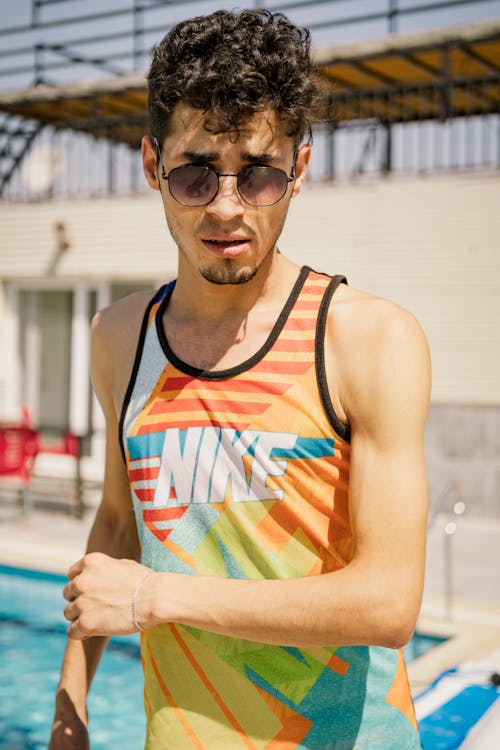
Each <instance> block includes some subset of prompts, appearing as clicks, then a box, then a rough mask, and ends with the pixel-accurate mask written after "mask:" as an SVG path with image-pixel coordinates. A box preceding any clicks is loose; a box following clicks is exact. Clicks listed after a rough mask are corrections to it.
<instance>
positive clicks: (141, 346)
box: [118, 282, 172, 464]
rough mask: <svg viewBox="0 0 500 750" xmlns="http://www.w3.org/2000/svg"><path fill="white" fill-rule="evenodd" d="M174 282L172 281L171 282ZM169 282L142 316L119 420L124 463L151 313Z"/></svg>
mask: <svg viewBox="0 0 500 750" xmlns="http://www.w3.org/2000/svg"><path fill="white" fill-rule="evenodd" d="M170 284H172V282H170ZM168 286H169V284H163V286H161V287H160V288H159V289H158V291H157V292H155V294H154V295H153V296H152V298H151V299H150V300H149V302H148V305H147V307H146V309H145V311H144V315H143V317H142V324H141V330H140V333H139V339H138V341H137V349H136V351H135V358H134V364H133V365H132V371H131V373H130V378H129V381H128V385H127V390H126V391H125V397H124V399H123V404H122V408H121V411H120V419H119V421H118V442H119V444H120V450H121V454H122V458H123V461H124V463H125V464H126V463H127V460H126V456H125V444H124V442H123V426H124V423H125V416H126V414H127V409H128V406H129V404H130V399H131V398H132V392H133V390H134V385H135V381H136V380H137V373H138V372H139V367H140V364H141V359H142V350H143V349H144V341H145V339H146V333H147V331H148V320H149V315H150V312H151V309H152V307H153V305H155V304H156V303H157V302H158V300H159V299H161V297H162V295H163V294H164V293H165V290H166V289H168Z"/></svg>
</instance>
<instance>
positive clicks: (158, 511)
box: [142, 505, 188, 522]
mask: <svg viewBox="0 0 500 750" xmlns="http://www.w3.org/2000/svg"><path fill="white" fill-rule="evenodd" d="M187 509H188V506H187V505H177V506H174V507H173V508H149V509H145V510H143V511H142V515H143V518H144V520H145V521H146V522H147V521H153V522H155V521H170V520H172V519H173V518H182V516H183V515H184V513H185V512H186V510H187Z"/></svg>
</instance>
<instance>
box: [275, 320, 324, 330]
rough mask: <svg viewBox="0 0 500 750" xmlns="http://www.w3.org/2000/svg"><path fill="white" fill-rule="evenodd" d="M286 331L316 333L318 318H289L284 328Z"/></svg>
mask: <svg viewBox="0 0 500 750" xmlns="http://www.w3.org/2000/svg"><path fill="white" fill-rule="evenodd" d="M283 330H284V331H304V330H308V331H314V330H316V318H292V317H290V318H288V320H287V322H286V323H285V325H284V326H283Z"/></svg>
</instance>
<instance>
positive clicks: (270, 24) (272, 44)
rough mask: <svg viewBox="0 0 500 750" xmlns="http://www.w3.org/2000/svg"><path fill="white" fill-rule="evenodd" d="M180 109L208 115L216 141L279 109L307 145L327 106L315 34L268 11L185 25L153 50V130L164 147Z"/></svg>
mask: <svg viewBox="0 0 500 750" xmlns="http://www.w3.org/2000/svg"><path fill="white" fill-rule="evenodd" d="M178 102H183V103H185V104H188V105H190V106H191V107H194V108H195V109H199V110H201V111H203V112H209V113H210V118H209V123H208V122H207V123H206V124H205V127H206V128H207V129H208V128H209V129H210V130H211V131H213V132H217V133H219V132H229V131H235V133H236V134H237V133H238V125H240V124H241V123H242V122H244V121H245V120H247V119H249V118H251V117H252V116H253V115H255V114H256V113H257V112H260V111H262V110H264V109H273V110H274V111H275V112H276V113H277V114H278V117H279V118H280V120H281V121H282V122H283V124H284V126H285V132H286V133H287V135H288V136H290V137H291V138H293V140H294V141H295V143H297V144H298V143H300V141H301V140H302V139H303V138H304V135H305V134H306V133H307V132H310V127H311V123H312V122H315V121H317V120H319V119H321V118H322V115H323V113H324V112H325V104H326V94H325V92H324V90H323V89H322V88H321V86H319V85H318V82H317V81H316V80H315V79H314V76H313V75H312V65H311V56H310V33H309V31H308V30H307V29H303V28H299V27H297V26H295V25H294V24H293V23H291V22H290V21H289V20H288V18H286V16H284V15H283V14H281V13H270V12H269V11H265V10H243V11H241V12H235V11H226V10H218V11H216V12H215V13H212V14H210V15H208V16H198V17H196V18H192V19H189V20H187V21H182V22H181V23H179V24H177V26H175V27H174V28H173V29H171V31H169V33H168V34H167V35H166V36H165V37H164V38H163V39H162V41H161V42H160V44H158V45H157V46H156V47H154V48H153V59H152V63H151V67H150V70H149V74H148V108H149V124H150V129H151V134H152V135H154V136H156V138H158V140H159V141H160V143H163V140H164V138H165V136H166V135H167V134H168V127H169V121H170V116H171V114H172V111H173V109H174V107H175V105H176V104H177V103H178Z"/></svg>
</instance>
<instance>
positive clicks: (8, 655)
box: [0, 566, 145, 750]
mask: <svg viewBox="0 0 500 750" xmlns="http://www.w3.org/2000/svg"><path fill="white" fill-rule="evenodd" d="M66 581H67V579H66V578H63V577H62V576H54V575H49V574H44V573H38V572H34V571H20V570H17V569H13V568H6V567H3V566H0V602H1V610H0V748H1V750H46V748H47V743H48V738H49V735H50V727H51V724H52V717H53V710H54V709H53V706H54V694H55V689H56V686H57V682H58V680H59V667H60V664H61V660H62V657H63V652H64V645H65V641H66V636H65V634H66V627H67V622H66V620H65V619H64V617H63V615H62V609H63V606H64V600H63V598H62V594H61V591H62V586H63V585H64V583H65V582H66ZM88 708H89V714H90V716H91V722H92V730H91V739H92V750H109V749H110V748H115V747H116V748H118V747H119V748H120V750H138V748H141V747H142V746H143V745H144V726H145V722H144V716H143V710H142V670H141V662H140V657H139V640H138V636H136V635H133V636H127V637H123V638H114V639H112V640H111V641H110V644H109V646H108V649H107V650H106V652H105V654H104V656H103V658H102V661H101V665H100V667H99V670H98V672H97V675H96V677H95V679H94V683H93V685H92V688H91V691H90V695H89V700H88Z"/></svg>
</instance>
